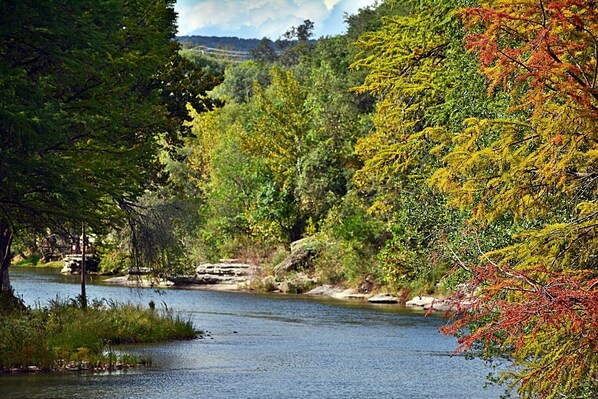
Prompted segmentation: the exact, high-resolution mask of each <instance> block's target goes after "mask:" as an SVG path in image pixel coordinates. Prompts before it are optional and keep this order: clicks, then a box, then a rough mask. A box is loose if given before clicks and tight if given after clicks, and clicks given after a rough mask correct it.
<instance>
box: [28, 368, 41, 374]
mask: <svg viewBox="0 0 598 399" xmlns="http://www.w3.org/2000/svg"><path fill="white" fill-rule="evenodd" d="M27 371H29V372H32V373H35V372H38V371H41V369H40V368H39V367H37V366H29V367H27Z"/></svg>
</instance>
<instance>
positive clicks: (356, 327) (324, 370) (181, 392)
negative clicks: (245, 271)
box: [0, 268, 502, 399]
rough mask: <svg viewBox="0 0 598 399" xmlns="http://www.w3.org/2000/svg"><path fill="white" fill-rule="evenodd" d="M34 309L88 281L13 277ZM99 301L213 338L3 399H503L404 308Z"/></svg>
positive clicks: (22, 385)
mask: <svg viewBox="0 0 598 399" xmlns="http://www.w3.org/2000/svg"><path fill="white" fill-rule="evenodd" d="M11 277H12V282H13V286H14V288H15V291H16V292H17V294H18V295H20V296H22V297H23V299H24V300H25V301H26V303H27V304H29V305H34V304H36V303H40V304H42V305H43V304H44V303H46V302H47V300H49V299H54V298H56V297H57V296H58V297H59V298H63V299H64V298H69V297H75V296H77V295H78V293H79V286H78V285H77V278H74V277H71V276H62V275H60V274H58V273H57V271H54V270H47V269H46V270H41V271H40V270H39V269H36V270H33V271H32V269H24V268H11ZM87 293H88V296H89V297H90V298H97V299H100V298H110V299H114V300H117V301H123V302H133V303H141V304H147V303H148V302H149V301H150V300H153V301H154V302H155V303H156V304H157V306H158V307H159V306H160V305H162V306H163V304H164V303H165V304H166V305H167V306H168V307H169V308H170V309H174V310H175V311H176V312H179V313H180V314H181V315H183V316H184V317H188V318H190V319H191V320H192V321H193V322H194V324H195V325H196V327H198V328H200V329H203V330H206V331H209V332H210V333H211V336H209V337H207V338H204V339H196V340H192V341H182V342H173V343H167V344H160V345H150V346H141V347H133V348H129V351H132V352H135V353H142V354H148V355H150V356H151V358H152V360H153V361H154V363H156V366H155V367H152V368H149V369H134V370H128V371H121V372H114V373H85V372H83V373H50V374H45V373H40V374H20V375H0V398H6V399H8V398H98V399H99V398H117V397H118V398H148V399H149V398H165V397H169V398H172V399H174V398H405V399H425V398H429V399H458V398H463V399H483V398H498V397H499V396H500V394H501V393H502V389H501V388H500V387H496V386H493V387H490V388H484V385H485V382H486V376H487V374H488V373H489V372H491V371H492V370H491V369H490V368H488V367H486V366H485V364H484V363H483V362H481V361H479V360H468V359H466V358H465V357H463V356H453V352H454V349H455V347H456V343H455V340H454V338H451V337H445V336H443V335H441V334H440V333H439V332H438V328H439V327H440V326H441V325H443V323H444V322H445V321H444V320H443V319H442V318H440V317H425V316H424V313H423V312H419V311H412V310H409V309H406V308H404V307H402V306H399V305H370V304H367V303H362V302H344V301H332V300H323V299H313V298H306V297H298V296H284V295H262V294H253V293H238V292H215V291H203V290H174V289H168V290H162V291H156V290H153V289H142V288H135V289H132V288H126V287H118V286H110V285H104V284H102V282H101V280H98V279H96V280H94V281H92V282H90V284H89V285H88V289H87Z"/></svg>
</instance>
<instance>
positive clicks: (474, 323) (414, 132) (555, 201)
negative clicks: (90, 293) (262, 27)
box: [0, 0, 598, 399]
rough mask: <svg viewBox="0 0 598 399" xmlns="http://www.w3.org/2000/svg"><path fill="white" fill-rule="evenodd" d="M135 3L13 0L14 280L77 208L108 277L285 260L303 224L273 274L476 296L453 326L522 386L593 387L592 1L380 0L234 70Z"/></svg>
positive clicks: (5, 155)
mask: <svg viewBox="0 0 598 399" xmlns="http://www.w3.org/2000/svg"><path fill="white" fill-rule="evenodd" d="M158 3H159V5H158ZM115 4H116V5H118V7H115V6H114V5H115ZM132 4H133V3H131V2H128V1H124V0H112V1H108V2H99V3H98V2H96V1H91V0H79V1H74V0H48V1H46V2H38V1H34V0H22V1H18V2H16V1H9V2H7V3H6V5H3V7H5V9H3V12H2V13H1V17H0V18H2V20H1V23H0V31H1V37H0V40H1V42H0V48H2V49H3V51H2V53H1V55H0V68H1V69H0V70H1V71H2V72H3V73H2V74H0V87H2V91H3V93H4V97H3V101H4V102H3V104H5V106H4V107H3V108H2V109H1V110H0V118H1V119H0V127H1V129H2V130H1V133H2V135H1V136H0V140H1V142H0V182H1V184H2V190H0V261H1V262H2V263H1V265H0V288H1V289H2V290H3V291H4V292H5V293H7V292H10V289H11V286H10V280H9V278H8V277H9V273H8V271H9V264H10V258H11V257H12V256H13V254H14V253H15V252H17V253H18V252H23V253H28V252H31V251H34V252H35V250H36V246H37V245H38V243H39V242H40V239H42V238H43V237H46V236H48V235H49V234H50V233H52V234H53V233H56V232H61V233H62V234H66V235H67V236H68V235H72V234H73V232H78V231H81V225H82V224H84V225H85V227H86V228H87V230H88V231H89V232H90V233H92V234H94V235H95V236H96V237H97V241H96V245H97V248H98V250H99V252H100V255H101V257H102V267H103V268H104V269H105V270H113V269H120V270H126V269H127V268H129V267H131V266H133V267H135V266H141V267H149V268H151V270H152V271H153V273H154V274H156V275H159V276H183V275H189V274H192V272H193V270H194V269H195V267H196V266H197V265H198V264H200V263H203V262H213V261H217V260H218V259H222V258H236V259H240V260H243V261H246V262H248V263H255V264H260V265H262V266H264V270H265V271H266V273H270V272H271V273H273V274H275V273H276V269H275V267H274V265H275V264H276V263H277V261H280V260H282V259H284V258H285V257H286V256H288V255H289V249H290V246H291V243H292V242H296V241H297V240H300V239H305V238H310V240H311V242H313V246H312V247H311V248H310V252H309V256H308V257H307V258H306V261H305V262H303V263H301V264H300V265H299V268H298V270H297V271H292V270H290V271H288V273H289V275H282V276H279V275H278V276H275V278H288V279H290V280H292V279H293V275H292V274H293V273H296V272H297V273H298V274H299V273H301V274H302V275H308V277H309V281H317V283H318V284H332V285H342V286H350V287H360V288H362V289H364V290H365V289H367V290H369V291H371V290H380V291H382V290H384V291H388V292H392V293H398V292H403V293H405V295H407V294H411V295H414V294H415V295H418V294H423V293H438V292H442V293H446V294H449V295H452V296H453V299H454V303H455V304H456V305H455V306H458V304H459V303H462V301H461V300H460V299H462V298H460V296H467V302H468V303H469V308H468V309H467V311H463V310H464V309H459V310H462V312H461V317H459V318H456V319H454V320H452V323H451V324H450V325H449V326H448V327H447V328H445V329H444V330H443V331H444V332H445V333H449V334H455V335H457V336H459V337H460V338H459V339H460V343H461V346H460V349H461V350H464V351H467V350H473V351H474V353H478V354H482V355H483V356H487V357H492V356H495V355H506V356H509V357H510V358H511V359H512V361H513V368H512V369H511V370H509V371H507V372H505V373H504V374H503V376H502V378H503V381H504V382H505V383H507V384H508V386H510V387H512V388H513V389H515V390H516V391H517V393H518V394H519V395H520V397H522V398H524V399H527V398H530V399H531V398H534V399H535V398H557V397H571V398H593V397H595V396H596V394H597V393H598V359H597V357H596V353H598V348H597V347H596V345H598V320H597V319H596V317H595V315H596V314H598V311H597V309H598V263H597V260H598V255H597V252H596V251H597V248H598V222H597V220H598V204H597V200H596V197H597V194H598V170H597V169H596V167H597V165H598V91H597V85H598V68H597V65H598V58H597V54H598V14H597V13H598V10H597V8H596V4H595V1H590V0H585V1H577V0H558V1H550V2H546V1H541V0H521V1H517V2H512V1H504V0H487V1H476V0H434V1H432V0H386V1H383V2H381V3H379V4H377V5H375V6H372V7H367V8H364V9H362V10H360V11H359V12H358V13H357V14H355V15H350V16H347V18H346V21H347V32H346V33H345V34H342V35H338V36H334V37H324V38H319V39H318V40H316V41H314V40H312V30H313V23H312V22H311V21H309V20H306V21H304V23H303V24H301V25H299V26H295V27H291V28H290V29H289V30H288V31H287V32H286V33H283V34H282V35H281V37H280V38H279V39H278V40H276V41H272V40H270V39H268V38H264V39H262V40H261V41H260V42H259V44H258V46H257V47H255V48H254V49H252V50H251V53H252V60H249V61H245V62H241V63H236V62H232V61H231V60H227V59H216V58H210V57H208V56H206V55H204V54H201V53H198V52H194V51H192V50H191V49H189V48H186V49H185V48H182V47H181V46H180V45H179V44H177V43H176V41H175V40H174V38H175V36H174V33H175V30H176V26H175V15H174V12H173V10H172V4H173V1H165V2H153V1H150V0H138V1H137V2H134V4H135V6H132ZM140 10H145V11H140ZM90 15H92V16H94V17H93V18H90V17H89V16H90ZM45 16H53V18H45ZM73 20H74V21H77V23H72V21H73ZM15 32H16V33H15ZM82 37H85V40H80V38H82ZM28 43H38V46H37V47H36V49H32V48H31V47H30V46H29V45H28ZM66 182H68V184H67V183H66ZM286 272H287V271H285V273H286Z"/></svg>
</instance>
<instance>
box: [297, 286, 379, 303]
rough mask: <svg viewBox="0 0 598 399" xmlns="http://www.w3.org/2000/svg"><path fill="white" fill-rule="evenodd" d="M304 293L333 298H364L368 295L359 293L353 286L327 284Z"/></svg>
mask: <svg viewBox="0 0 598 399" xmlns="http://www.w3.org/2000/svg"><path fill="white" fill-rule="evenodd" d="M306 295H310V296H327V297H330V298H334V299H343V300H348V299H360V300H363V299H366V298H367V297H368V296H369V295H368V294H362V293H359V292H358V291H357V290H356V289H354V288H342V287H336V286H333V285H329V284H324V285H320V286H318V287H316V288H314V289H313V290H311V291H309V292H307V293H306Z"/></svg>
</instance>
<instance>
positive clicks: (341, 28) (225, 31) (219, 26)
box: [175, 0, 376, 40]
mask: <svg viewBox="0 0 598 399" xmlns="http://www.w3.org/2000/svg"><path fill="white" fill-rule="evenodd" d="M374 3H376V0H177V3H176V6H175V9H176V11H177V12H178V14H179V19H178V26H179V33H178V34H179V35H204V36H237V37H242V38H256V39H261V38H262V37H269V38H270V39H272V40H276V39H278V38H279V37H280V36H282V34H284V33H285V32H286V31H287V30H288V29H289V28H290V27H291V26H298V25H300V24H301V23H303V21H304V20H306V19H309V20H311V21H313V22H314V23H315V28H314V34H315V37H316V38H317V37H320V36H332V35H337V34H341V33H344V32H345V31H346V25H345V24H344V18H343V16H344V13H345V12H346V13H349V14H354V13H355V12H356V11H357V10H358V9H360V8H363V7H366V6H369V5H373V4H374Z"/></svg>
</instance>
